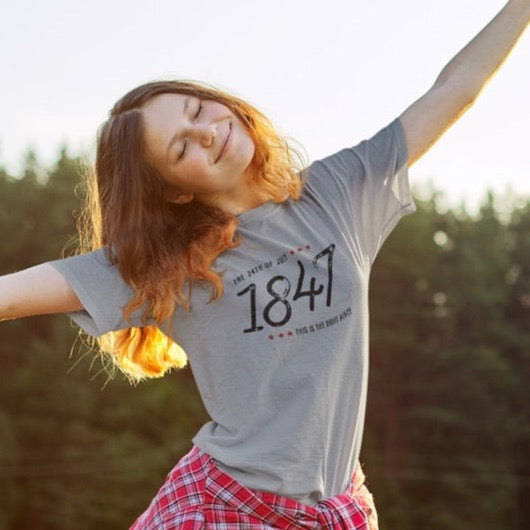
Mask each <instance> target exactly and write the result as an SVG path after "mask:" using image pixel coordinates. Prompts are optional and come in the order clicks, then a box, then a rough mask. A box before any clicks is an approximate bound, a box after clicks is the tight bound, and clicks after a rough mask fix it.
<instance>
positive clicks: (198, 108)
mask: <svg viewBox="0 0 530 530" xmlns="http://www.w3.org/2000/svg"><path fill="white" fill-rule="evenodd" d="M198 101H199V105H198V107H197V111H196V112H195V114H194V115H193V119H194V120H196V119H197V118H198V117H199V116H200V115H201V112H202V101H201V100H200V99H199V100H198ZM187 147H188V140H184V143H183V144H182V149H181V150H180V153H179V154H178V157H177V162H178V161H179V160H182V158H184V155H185V154H186V148H187Z"/></svg>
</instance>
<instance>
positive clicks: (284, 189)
mask: <svg viewBox="0 0 530 530" xmlns="http://www.w3.org/2000/svg"><path fill="white" fill-rule="evenodd" d="M165 93H179V94H188V95H192V96H195V97H198V98H200V99H202V100H214V101H217V102H219V103H222V104H223V105H226V106H227V107H228V108H229V109H230V110H231V111H232V112H233V113H234V114H235V115H236V116H237V117H238V118H239V119H240V120H241V122H242V123H243V124H244V126H245V127H246V128H247V130H248V132H249V134H250V136H251V138H252V140H253V141H254V144H255V154H254V158H253V160H252V162H251V164H252V165H253V169H254V170H255V171H253V172H252V173H253V176H252V177H251V178H252V179H253V182H252V188H253V193H255V194H256V196H257V197H258V198H259V199H261V200H262V201H268V200H272V201H275V202H282V201H284V200H286V197H290V198H292V199H297V198H299V196H300V191H301V179H300V173H299V171H300V169H301V165H302V158H301V157H300V155H299V154H298V152H297V151H296V150H294V149H293V148H292V147H291V146H290V145H289V143H288V142H287V141H286V140H285V139H284V138H282V137H281V136H280V135H278V133H276V131H275V130H274V128H273V126H272V125H271V123H270V121H269V120H268V119H267V118H266V117H265V116H264V115H263V114H262V113H261V112H260V111H258V110H257V109H256V108H254V107H253V106H252V105H250V104H248V103H247V102H245V101H243V100H241V99H239V98H237V97H234V96H232V95H229V94H227V93H225V92H222V91H220V90H217V89H214V88H212V87H210V86H207V85H204V84H200V83H196V82H188V81H186V82H183V81H157V82H152V83H147V84H145V85H141V86H139V87H137V88H135V89H133V90H131V91H130V92H128V93H127V94H126V95H125V96H123V97H122V98H121V99H120V100H119V101H118V102H117V103H116V104H115V105H114V107H113V109H112V110H111V112H110V116H109V118H108V119H107V121H105V122H104V123H103V124H102V126H101V127H100V129H99V131H98V138H97V152H96V163H95V168H94V171H92V172H91V173H90V174H89V178H88V179H87V194H86V205H85V208H84V212H83V215H82V216H81V219H80V224H79V229H80V235H81V242H82V243H81V251H82V252H87V251H91V250H95V249H98V248H101V247H104V248H105V251H106V254H107V257H108V259H109V260H110V261H111V262H112V263H113V264H115V265H116V266H117V267H118V270H119V271H120V274H121V276H122V277H123V279H124V280H125V281H126V282H127V283H128V284H129V285H130V286H131V287H132V288H133V290H134V292H135V296H134V298H133V299H132V300H131V301H130V302H129V303H128V305H127V306H126V307H125V309H124V313H125V317H126V318H127V319H129V318H130V317H131V314H132V313H133V312H135V311H137V310H141V311H142V315H143V317H142V323H143V324H145V325H144V326H142V327H132V328H129V329H125V330H120V331H114V332H111V333H108V334H106V335H104V336H102V337H100V338H99V339H98V342H99V346H100V348H101V350H102V351H103V352H104V353H105V354H107V355H106V358H108V359H110V360H111V361H112V365H113V366H114V367H118V368H119V369H120V370H121V371H122V372H124V373H125V374H126V375H127V376H129V377H130V378H131V379H132V380H140V379H142V378H145V377H160V376H162V375H164V373H165V372H166V371H167V370H169V369H171V368H180V367H182V366H184V365H185V364H186V362H187V357H186V354H185V352H184V350H183V349H182V348H181V347H180V346H178V345H177V343H175V342H174V341H173V340H172V339H171V338H169V337H170V336H171V334H172V332H171V329H170V324H169V323H170V322H171V316H172V314H173V313H174V311H175V309H176V308H177V307H178V306H180V307H182V308H184V309H186V310H188V311H189V310H190V309H189V295H188V294H186V293H190V292H191V287H192V284H193V283H194V282H197V281H201V282H207V283H209V284H210V289H211V296H210V302H214V301H215V300H218V299H219V298H220V297H221V296H222V294H223V279H222V277H221V275H220V274H219V273H217V272H215V271H213V270H212V265H213V263H214V261H215V259H216V258H217V257H218V256H219V254H221V253H222V252H224V251H226V250H228V249H230V248H234V247H237V246H238V245H239V244H240V240H239V238H238V236H237V233H236V229H237V224H238V223H237V218H236V217H235V216H234V215H231V214H229V213H226V212H225V211H223V210H221V209H219V208H215V207H212V206H209V205H205V204H202V203H200V202H197V201H192V202H191V203H188V204H175V203H173V202H169V201H168V200H167V199H166V196H165V184H164V181H163V179H162V176H161V175H160V174H159V173H158V172H157V170H156V169H155V168H154V167H153V165H151V164H150V163H149V162H148V160H147V157H146V149H145V142H144V131H143V116H142V106H143V105H144V104H145V103H146V102H147V101H149V100H150V99H152V98H154V97H155V96H158V95H160V94H165ZM153 321H155V322H157V325H148V324H149V323H150V322H153ZM162 330H163V331H162Z"/></svg>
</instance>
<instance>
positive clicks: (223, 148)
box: [215, 122, 232, 164]
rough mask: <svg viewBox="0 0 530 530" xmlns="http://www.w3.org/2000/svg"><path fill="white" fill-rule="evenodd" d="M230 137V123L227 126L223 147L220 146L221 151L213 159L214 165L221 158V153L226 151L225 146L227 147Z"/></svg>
mask: <svg viewBox="0 0 530 530" xmlns="http://www.w3.org/2000/svg"><path fill="white" fill-rule="evenodd" d="M231 136H232V123H231V122H230V124H229V125H228V131H227V133H226V136H225V138H224V140H223V145H222V146H221V150H220V151H219V154H218V155H217V158H216V159H215V163H216V164H217V162H219V160H220V159H221V157H222V156H223V153H224V152H225V151H226V146H227V145H228V142H229V141H230V137H231Z"/></svg>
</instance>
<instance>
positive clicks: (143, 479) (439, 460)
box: [0, 149, 530, 530]
mask: <svg viewBox="0 0 530 530" xmlns="http://www.w3.org/2000/svg"><path fill="white" fill-rule="evenodd" d="M82 167H83V163H82V160H80V159H77V158H75V157H71V156H70V155H69V154H68V152H67V150H66V149H63V150H62V151H61V153H60V154H59V155H58V157H57V161H56V163H55V164H54V165H53V167H50V168H43V167H41V166H40V164H39V161H38V160H37V159H36V157H35V155H33V154H32V153H31V152H30V153H29V154H28V155H27V157H26V162H25V169H24V170H23V174H22V175H17V178H15V177H14V176H12V175H9V174H8V172H7V171H6V170H5V169H2V168H1V167H0V231H1V233H3V234H4V235H3V245H2V251H1V253H0V274H6V273H10V272H14V271H16V270H20V269H22V268H25V267H29V266H31V265H34V264H37V263H41V262H43V261H48V260H52V259H57V258H59V257H60V256H63V255H69V254H71V253H73V252H74V251H75V246H76V235H75V234H76V230H75V216H76V213H78V212H79V210H80V204H81V203H80V200H81V199H80V197H82V195H83V192H82V188H80V181H81V179H80V173H81V169H82ZM438 202H439V198H438V196H437V194H436V193H433V194H432V196H431V198H429V199H428V200H421V201H420V200H418V201H417V204H418V212H417V213H415V214H414V215H411V216H408V217H407V218H405V219H404V220H403V221H402V222H401V223H400V224H399V226H398V227H397V229H396V230H395V231H394V232H393V234H392V235H391V236H390V238H389V239H388V241H387V242H386V243H385V245H384V248H383V250H382V251H381V253H380V255H379V256H378V258H377V260H376V263H375V265H374V269H373V272H372V277H371V295H370V296H371V301H370V303H371V368H370V387H369V395H368V411H367V423H366V428H365V435H364V444H363V451H362V455H361V461H362V463H363V466H364V469H365V472H366V474H367V477H368V478H367V481H368V487H369V488H370V489H371V490H372V492H373V494H374V497H375V500H376V505H377V507H378V511H379V517H380V526H381V529H382V530H418V529H421V530H424V529H428V530H464V529H465V530H489V529H491V530H493V529H495V530H498V529H514V530H523V529H527V528H529V524H530V462H529V458H528V457H529V456H530V455H529V451H528V448H529V447H530V428H529V426H530V399H528V397H529V392H528V388H529V386H530V202H528V201H526V200H519V201H516V200H514V201H513V203H512V206H511V207H510V211H509V212H506V211H503V212H502V215H501V214H500V213H499V211H498V210H497V209H496V208H495V201H494V199H493V197H492V196H491V194H490V195H489V196H488V197H487V198H485V200H484V202H483V204H482V206H481V208H480V212H479V213H478V214H474V215H471V214H469V213H467V212H466V210H465V209H464V208H454V209H449V210H446V211H443V212H441V211H440V208H439V207H438ZM0 296H1V293H0ZM0 359H1V362H2V367H3V370H2V384H1V387H0V447H1V451H0V476H1V486H0V487H1V491H2V495H1V496H0V530H28V529H32V530H40V529H55V530H61V529H65V530H66V529H68V530H72V529H75V530H88V529H97V530H111V529H116V530H117V529H126V528H128V527H129V525H130V524H132V522H133V521H134V519H135V518H136V517H137V516H138V515H139V514H140V513H141V512H142V511H143V510H144V509H145V508H146V507H147V505H148V504H149V502H150V500H151V498H152V497H153V496H154V495H155V493H156V491H157V489H158V487H159V486H160V485H161V484H162V482H163V481H164V478H165V476H166V474H167V473H168V471H169V470H170V469H171V468H172V467H173V465H174V464H175V463H176V462H177V460H178V458H179V457H180V456H181V455H183V454H184V452H186V451H188V450H189V449H190V447H191V438H192V436H193V434H194V433H195V432H196V431H197V429H198V428H199V427H200V426H201V425H202V423H203V422H204V421H205V420H206V419H207V416H206V413H205V411H204V409H203V407H202V405H201V402H200V399H199V397H198V394H197V391H196V388H195V385H194V382H193V379H192V377H191V374H190V371H189V370H188V369H184V370H181V371H180V372H177V373H172V374H170V375H168V376H166V377H165V378H163V379H159V380H151V381H147V382H144V383H141V384H139V385H137V386H132V385H130V384H129V383H128V382H127V381H126V380H125V379H124V378H122V377H121V376H119V375H118V376H116V377H115V378H114V379H112V380H109V379H108V376H107V374H106V373H105V371H104V370H103V368H102V364H101V362H100V360H99V359H98V358H97V357H95V356H94V354H93V352H91V351H90V349H89V347H88V346H87V344H86V342H84V341H83V339H82V338H80V337H79V335H78V333H77V329H76V328H75V327H74V325H73V324H72V323H71V322H70V321H69V319H68V318H67V317H65V316H64V315H57V316H46V317H33V318H27V319H21V320H15V321H6V322H2V323H1V324H0Z"/></svg>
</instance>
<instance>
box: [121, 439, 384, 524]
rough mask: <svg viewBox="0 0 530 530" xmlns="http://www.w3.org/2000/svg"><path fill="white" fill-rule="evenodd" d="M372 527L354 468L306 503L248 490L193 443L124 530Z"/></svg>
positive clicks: (368, 501) (368, 498) (368, 499)
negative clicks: (345, 480)
mask: <svg viewBox="0 0 530 530" xmlns="http://www.w3.org/2000/svg"><path fill="white" fill-rule="evenodd" d="M175 528H179V529H182V530H201V529H217V530H265V529H267V530H270V529H271V528H279V529H282V530H307V529H313V530H317V529H341V530H344V529H348V528H349V529H356V530H377V528H378V526H377V514H376V511H375V507H374V504H373V499H372V495H371V494H370V493H369V491H368V490H367V489H366V487H365V486H364V475H363V472H362V470H361V468H360V466H357V470H356V471H355V473H354V475H353V478H352V480H351V482H350V484H349V485H348V488H347V489H346V491H345V492H344V493H342V494H340V495H336V496H334V497H330V498H329V499H326V500H323V501H321V502H319V503H318V504H316V505H313V506H308V505H306V504H302V503H300V502H297V501H295V500H293V499H290V498H288V497H283V496H281V495H276V494H274V493H269V492H263V491H256V490H251V489H249V488H246V487H244V486H243V485H241V484H240V483H238V482H237V481H236V480H234V479H233V478H232V477H230V476H229V475H227V474H226V473H224V472H223V471H221V469H219V468H218V467H217V466H216V464H215V461H214V460H213V458H212V457H210V456H209V455H207V454H206V453H204V452H203V451H201V450H200V449H199V448H198V447H194V448H193V449H192V450H191V451H190V452H189V453H188V454H187V455H186V456H184V457H183V458H182V459H181V460H180V461H179V462H178V464H177V465H176V466H175V467H174V468H173V470H172V471H171V472H170V473H169V475H168V477H167V480H166V482H165V483H164V485H163V486H162V488H160V491H159V492H158V494H157V496H156V497H155V498H154V499H153V501H152V502H151V504H150V506H149V508H148V509H147V510H146V511H145V512H144V513H143V514H142V515H141V516H140V517H139V518H138V519H137V520H136V522H135V523H134V524H133V525H132V526H131V528H130V530H170V529H175Z"/></svg>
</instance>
